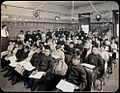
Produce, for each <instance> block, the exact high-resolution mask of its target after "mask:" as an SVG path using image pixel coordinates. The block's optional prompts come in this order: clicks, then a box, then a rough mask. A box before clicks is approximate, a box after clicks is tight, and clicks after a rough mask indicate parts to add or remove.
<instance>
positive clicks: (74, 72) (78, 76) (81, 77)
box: [66, 63, 87, 91]
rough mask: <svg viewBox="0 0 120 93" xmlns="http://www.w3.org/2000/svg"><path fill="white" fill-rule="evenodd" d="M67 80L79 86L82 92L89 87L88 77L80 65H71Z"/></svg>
mask: <svg viewBox="0 0 120 93" xmlns="http://www.w3.org/2000/svg"><path fill="white" fill-rule="evenodd" d="M66 80H67V81H68V82H71V83H73V84H75V85H77V86H78V87H79V88H80V91H82V90H84V89H85V87H86V86H87V75H86V71H85V70H84V68H83V67H82V66H81V65H80V64H79V65H74V64H72V63H70V65H69V67H68V71H67V74H66Z"/></svg>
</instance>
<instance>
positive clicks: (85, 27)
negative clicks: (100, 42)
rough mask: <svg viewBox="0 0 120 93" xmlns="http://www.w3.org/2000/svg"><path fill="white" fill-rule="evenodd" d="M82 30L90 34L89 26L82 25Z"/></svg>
mask: <svg viewBox="0 0 120 93" xmlns="http://www.w3.org/2000/svg"><path fill="white" fill-rule="evenodd" d="M81 28H82V29H83V31H84V32H85V33H88V31H89V25H81Z"/></svg>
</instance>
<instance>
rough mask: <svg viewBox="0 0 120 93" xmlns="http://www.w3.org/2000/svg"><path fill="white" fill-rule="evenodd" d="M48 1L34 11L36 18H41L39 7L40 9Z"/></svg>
mask: <svg viewBox="0 0 120 93" xmlns="http://www.w3.org/2000/svg"><path fill="white" fill-rule="evenodd" d="M46 2H47V1H44V2H43V3H42V4H41V5H40V6H39V7H38V8H36V9H35V10H34V11H33V16H34V17H35V18H40V13H39V11H38V9H40V8H41V7H42V6H43V5H44V4H45V3H46Z"/></svg>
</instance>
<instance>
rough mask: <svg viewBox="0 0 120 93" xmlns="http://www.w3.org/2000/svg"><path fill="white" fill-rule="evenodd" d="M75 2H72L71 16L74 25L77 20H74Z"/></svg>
mask: <svg viewBox="0 0 120 93" xmlns="http://www.w3.org/2000/svg"><path fill="white" fill-rule="evenodd" d="M73 15H74V1H72V14H71V16H72V23H73V22H75V19H74V16H73Z"/></svg>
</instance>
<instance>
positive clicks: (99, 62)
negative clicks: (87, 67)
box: [85, 46, 104, 84]
mask: <svg viewBox="0 0 120 93" xmlns="http://www.w3.org/2000/svg"><path fill="white" fill-rule="evenodd" d="M85 63H87V64H91V65H94V66H95V69H96V70H95V71H96V72H95V75H94V79H93V84H95V81H96V79H97V78H98V77H101V72H102V71H103V69H104V64H103V59H102V57H101V55H99V54H98V48H97V47H96V46H93V47H92V51H91V53H90V54H89V55H88V56H87V58H86V60H85Z"/></svg>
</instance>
